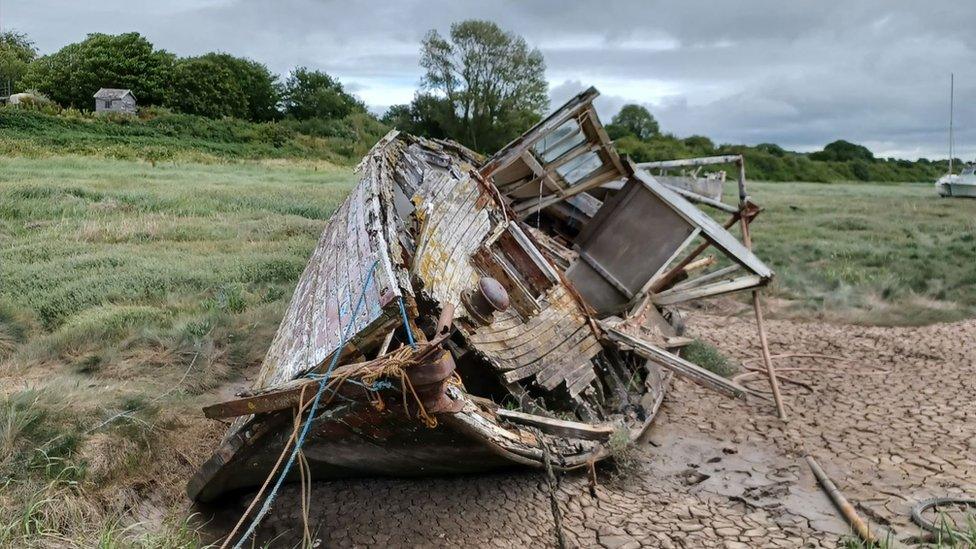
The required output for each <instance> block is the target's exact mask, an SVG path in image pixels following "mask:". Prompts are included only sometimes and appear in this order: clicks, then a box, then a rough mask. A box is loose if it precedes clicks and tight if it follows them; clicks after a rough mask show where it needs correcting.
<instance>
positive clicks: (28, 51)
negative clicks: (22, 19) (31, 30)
mask: <svg viewBox="0 0 976 549" xmlns="http://www.w3.org/2000/svg"><path fill="white" fill-rule="evenodd" d="M35 58H37V48H35V47H34V42H32V41H31V40H30V39H29V38H28V37H27V35H26V34H21V33H17V32H14V31H6V32H0V89H3V88H4V87H6V86H7V85H8V84H9V85H10V86H12V89H11V90H10V91H14V90H20V89H21V88H20V87H19V86H18V83H19V81H20V79H21V77H22V76H23V75H24V73H25V72H27V67H28V65H30V63H31V61H33V60H34V59H35Z"/></svg>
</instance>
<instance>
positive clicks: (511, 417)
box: [495, 408, 614, 442]
mask: <svg viewBox="0 0 976 549" xmlns="http://www.w3.org/2000/svg"><path fill="white" fill-rule="evenodd" d="M495 414H496V415H498V417H500V418H502V419H505V420H508V421H510V422H512V423H518V424H521V425H528V426H531V427H535V428H536V429H539V430H540V431H542V432H543V433H547V434H550V435H556V436H560V437H568V438H579V439H583V440H599V441H601V442H606V441H607V440H609V439H610V435H612V434H613V431H614V428H613V427H612V426H609V425H591V424H589V423H580V422H578V421H566V420H562V419H554V418H549V417H544V416H538V415H535V414H526V413H524V412H516V411H514V410H506V409H504V408H499V409H498V410H496V411H495Z"/></svg>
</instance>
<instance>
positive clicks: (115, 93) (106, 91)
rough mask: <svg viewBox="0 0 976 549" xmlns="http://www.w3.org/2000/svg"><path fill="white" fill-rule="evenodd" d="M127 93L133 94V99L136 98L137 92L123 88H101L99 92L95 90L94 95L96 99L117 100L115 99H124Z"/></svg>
mask: <svg viewBox="0 0 976 549" xmlns="http://www.w3.org/2000/svg"><path fill="white" fill-rule="evenodd" d="M126 95H131V96H132V98H133V99H135V98H136V96H135V94H134V93H132V90H123V89H119V88H100V89H99V90H98V91H97V92H95V95H94V96H92V97H94V98H95V99H111V100H115V99H122V98H123V97H125V96H126Z"/></svg>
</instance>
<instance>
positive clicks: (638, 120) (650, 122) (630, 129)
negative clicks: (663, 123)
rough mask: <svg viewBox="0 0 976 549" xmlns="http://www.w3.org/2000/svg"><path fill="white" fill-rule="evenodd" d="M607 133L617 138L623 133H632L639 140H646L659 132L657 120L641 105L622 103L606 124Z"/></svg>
mask: <svg viewBox="0 0 976 549" xmlns="http://www.w3.org/2000/svg"><path fill="white" fill-rule="evenodd" d="M607 133H608V134H609V135H610V137H611V138H613V139H617V138H619V137H623V136H625V135H633V136H634V137H636V138H638V139H641V140H644V141H646V140H648V139H650V138H652V137H656V136H658V135H660V134H661V129H660V127H659V126H658V123H657V120H655V119H654V117H653V116H652V115H651V113H650V112H649V111H648V110H647V109H646V108H645V107H643V106H641V105H634V104H630V105H624V106H623V108H622V109H620V112H618V113H617V114H616V115H614V117H613V119H611V120H610V125H608V126H607Z"/></svg>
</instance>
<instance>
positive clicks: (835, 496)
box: [807, 456, 878, 547]
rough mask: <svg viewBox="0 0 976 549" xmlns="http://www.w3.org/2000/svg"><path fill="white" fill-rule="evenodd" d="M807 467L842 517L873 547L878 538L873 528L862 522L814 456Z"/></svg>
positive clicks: (808, 459)
mask: <svg viewBox="0 0 976 549" xmlns="http://www.w3.org/2000/svg"><path fill="white" fill-rule="evenodd" d="M807 465H809V466H810V470H811V471H813V476H815V477H817V481H818V482H819V483H820V486H822V487H823V489H824V491H825V492H827V495H828V496H830V499H831V501H833V502H834V505H836V506H837V509H838V510H840V512H841V514H842V515H844V518H845V519H847V522H849V523H850V524H851V527H852V528H853V529H854V531H855V532H857V535H858V536H860V538H861V539H862V540H864V541H865V543H867V544H869V545H870V546H872V547H873V546H874V545H873V544H875V543H877V541H878V537H877V536H875V535H874V533H873V532H871V528H870V527H869V526H868V525H867V523H865V522H864V521H863V520H861V517H860V516H858V514H857V511H855V510H854V506H853V505H851V502H849V501H847V498H845V497H844V494H842V493H841V491H840V490H839V489H837V486H836V485H835V484H834V483H833V481H832V480H830V477H828V476H827V473H825V472H824V470H823V469H821V468H820V464H818V463H817V460H815V459H813V457H812V456H807Z"/></svg>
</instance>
